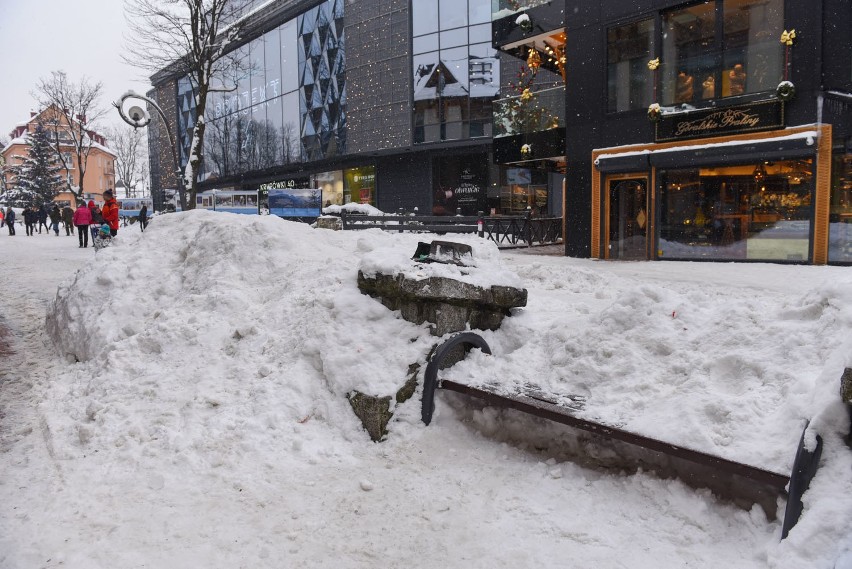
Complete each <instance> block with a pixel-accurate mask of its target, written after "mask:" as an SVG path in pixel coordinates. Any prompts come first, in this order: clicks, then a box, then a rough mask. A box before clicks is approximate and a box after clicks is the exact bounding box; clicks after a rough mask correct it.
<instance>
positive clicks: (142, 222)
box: [139, 204, 148, 231]
mask: <svg viewBox="0 0 852 569" xmlns="http://www.w3.org/2000/svg"><path fill="white" fill-rule="evenodd" d="M139 227H140V228H141V229H142V231H145V228H146V227H148V205H147V204H142V209H140V210H139Z"/></svg>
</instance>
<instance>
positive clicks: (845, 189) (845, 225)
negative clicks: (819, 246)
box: [828, 151, 852, 263]
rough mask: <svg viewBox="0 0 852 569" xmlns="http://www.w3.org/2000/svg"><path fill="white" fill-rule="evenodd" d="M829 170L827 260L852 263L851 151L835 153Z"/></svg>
mask: <svg viewBox="0 0 852 569" xmlns="http://www.w3.org/2000/svg"><path fill="white" fill-rule="evenodd" d="M831 172H832V175H831V210H830V214H829V229H828V262H829V263H852V153H850V152H849V151H841V152H837V153H835V154H834V156H833V164H832V168H831Z"/></svg>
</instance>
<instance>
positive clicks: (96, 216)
mask: <svg viewBox="0 0 852 569" xmlns="http://www.w3.org/2000/svg"><path fill="white" fill-rule="evenodd" d="M89 212H90V213H91V214H92V222H91V223H90V224H89V231H91V232H92V239H93V240H94V238H95V233H96V232H97V230H98V228H100V226H101V224H102V223H103V222H104V216H103V215H101V208H99V207H98V204H96V203H95V200H89Z"/></svg>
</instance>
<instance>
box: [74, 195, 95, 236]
mask: <svg viewBox="0 0 852 569" xmlns="http://www.w3.org/2000/svg"><path fill="white" fill-rule="evenodd" d="M72 221H73V222H74V225H76V226H77V239H78V240H79V241H80V247H88V246H89V225H91V224H92V210H90V209H89V207H88V206H87V205H86V202H80V205H78V206H77V209H76V210H75V211H74V217H73V219H72Z"/></svg>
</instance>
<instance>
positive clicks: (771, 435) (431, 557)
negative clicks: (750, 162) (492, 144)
mask: <svg viewBox="0 0 852 569" xmlns="http://www.w3.org/2000/svg"><path fill="white" fill-rule="evenodd" d="M422 239H423V236H405V235H398V234H384V233H381V232H374V231H367V232H360V233H356V232H347V233H339V232H329V231H320V230H312V229H310V228H308V227H306V226H302V225H297V224H290V223H286V222H282V221H280V220H277V219H273V218H259V217H248V216H245V217H239V216H232V215H228V214H221V213H219V214H215V213H211V212H190V213H187V214H175V215H169V216H163V217H160V218H157V219H155V220H154V222H152V224H151V225H150V227H149V229H148V231H146V232H145V233H144V234H141V233H138V232H136V231H133V230H132V229H128V230H127V231H124V232H122V233H120V234H119V240H118V243H117V244H116V246H114V247H111V248H109V249H105V250H103V251H101V252H99V253H98V254H97V256H96V257H95V255H94V253H93V252H92V250H91V248H89V249H78V248H77V247H76V244H72V243H71V239H68V238H65V237H64V236H63V237H62V238H53V237H50V238H48V237H44V236H35V237H33V238H26V237H23V238H21V237H20V236H16V237H13V238H9V237H6V236H0V240H2V242H0V251H2V253H3V257H4V265H5V268H6V270H4V272H3V273H2V274H0V286H2V299H3V300H2V305H0V306H2V309H3V310H2V313H3V318H4V322H5V324H6V326H7V327H8V328H9V329H10V330H11V331H12V338H13V342H12V343H13V347H14V349H15V354H14V355H12V356H11V357H9V358H7V359H6V361H4V364H3V371H2V376H0V377H2V383H0V568H3V569H6V568H9V569H12V568H14V569H19V568H29V567H73V568H87V569H88V568H101V567H103V568H107V567H109V568H114V567H188V568H189V567H211V568H218V567H221V568H223V569H224V568H228V569H230V568H233V567H247V568H248V567H251V568H257V567H269V568H272V567H336V568H338V567H339V568H361V567H365V568H366V567H373V566H376V565H382V566H387V567H400V568H403V567H411V568H423V569H427V568H433V567H434V568H438V567H466V568H468V567H483V568H485V567H488V568H492V567H506V568H517V567H532V566H535V567H600V568H618V567H630V568H631V569H636V568H640V569H641V568H646V567H647V568H651V567H654V568H659V567H672V568H680V567H685V566H689V567H718V566H731V567H738V568H746V569H748V568H762V567H772V568H782V567H783V568H787V567H790V568H792V567H825V568H831V567H834V566H835V560H837V559H841V561H840V562H839V563H838V564H837V565H836V566H837V567H848V566H849V565H848V563H849V562H850V561H852V560H850V558H849V557H848V556H847V557H846V558H842V556H843V552H844V551H850V550H852V540H850V538H849V536H848V535H847V532H846V531H845V530H844V529H843V528H845V527H849V525H850V523H852V504H850V500H852V498H850V496H852V484H850V477H851V475H852V459H850V456H849V454H850V453H849V451H848V449H847V448H846V447H845V446H844V445H843V444H842V442H841V441H840V440H839V436H838V434H839V432H840V431H841V430H842V427H844V426H847V425H842V424H841V421H840V420H839V419H838V418H837V415H836V413H835V411H836V406H833V404H832V402H831V400H830V396H829V395H828V392H829V391H830V389H829V384H830V383H831V381H835V383H836V380H837V378H839V374H837V375H836V377H833V378H832V377H830V376H832V375H833V374H835V372H836V371H837V370H838V369H841V370H842V368H843V366H844V365H850V364H852V361H849V359H848V357H847V359H845V360H844V357H843V354H844V353H847V354H848V353H849V352H850V350H849V348H850V344H849V342H850V329H852V316H850V293H849V290H850V288H852V287H850V283H852V274H850V271H849V270H848V269H844V268H838V267H790V266H777V265H732V264H700V263H668V262H666V263H663V262H661V263H603V262H595V261H583V260H575V259H566V258H563V257H558V256H556V257H554V256H546V257H545V256H537V255H531V254H528V252H525V251H516V252H502V253H496V252H491V251H489V250H488V249H487V248H486V249H483V250H482V251H481V254H482V256H484V258H489V259H491V260H493V261H494V264H495V267H494V268H492V269H488V270H494V271H498V270H499V271H501V274H503V273H511V274H514V275H515V276H516V278H518V279H519V281H520V282H521V283H522V284H523V286H525V287H526V288H528V289H529V297H530V303H529V305H528V307H527V308H526V309H523V310H522V311H520V312H519V313H518V314H517V315H516V316H514V317H512V318H510V319H508V320H507V321H506V322H505V323H504V326H503V328H502V329H501V330H500V331H498V332H493V333H491V332H489V333H487V336H486V337H487V339H488V341H489V343H490V344H491V345H492V348H493V349H494V352H495V356H496V357H493V358H484V357H482V356H477V355H474V356H473V357H471V358H469V359H468V360H466V361H464V362H461V363H460V364H457V366H455V367H454V368H453V369H452V371H451V372H450V373H452V374H455V376H456V377H457V378H459V379H464V380H467V381H472V380H475V378H476V377H479V376H481V375H482V374H483V373H484V374H486V375H489V376H491V377H522V376H525V375H526V376H527V377H530V376H532V377H535V379H536V380H539V381H540V382H541V383H542V384H544V385H546V386H548V387H549V388H552V389H559V388H560V387H564V386H569V387H570V388H571V389H576V388H578V386H579V385H580V383H579V382H586V383H585V384H583V385H582V387H583V388H584V389H586V390H587V391H588V392H589V394H590V398H589V400H590V401H596V402H599V403H596V406H594V405H593V406H590V410H592V411H593V412H594V413H595V414H596V416H598V417H600V418H602V419H607V420H612V421H614V422H618V423H620V424H627V425H630V426H631V427H634V428H636V429H637V430H641V431H643V432H646V433H648V434H652V435H655V436H660V437H663V436H667V437H672V438H673V439H674V440H673V442H678V441H680V440H681V439H683V438H687V439H689V440H688V442H693V443H696V444H700V445H703V447H704V448H702V450H706V451H719V452H721V453H725V452H727V453H729V455H730V456H731V457H732V458H742V456H749V457H753V456H755V455H757V456H759V457H761V461H763V462H764V463H765V464H769V465H771V466H773V467H777V468H778V469H780V470H783V468H784V467H786V466H787V465H788V464H789V462H790V461H791V460H792V453H793V452H794V450H795V445H794V444H793V445H791V444H790V440H787V439H791V440H792V439H796V438H797V437H798V432H796V431H797V430H800V428H801V424H802V422H801V421H802V420H803V418H804V417H817V418H818V420H821V421H823V423H824V425H825V435H826V437H827V445H826V453H825V460H826V466H825V467H824V469H823V470H822V471H820V474H819V475H818V477H817V478H816V479H815V480H814V484H813V487H812V491H811V492H810V493H809V495H808V497H807V498H808V499H807V500H806V511H805V514H804V516H803V518H802V521H801V522H800V524H799V525H798V526H797V527H796V528H795V530H794V532H793V533H792V534H791V536H790V538H788V540H786V541H785V542H783V543H781V544H779V542H778V539H779V537H780V525H779V523H778V522H770V521H768V520H766V518H765V516H764V514H763V512H762V510H760V508H757V507H756V508H754V509H753V510H752V511H750V512H746V511H742V510H739V509H737V508H735V507H733V506H730V505H727V504H723V503H719V502H718V501H717V500H715V499H714V498H713V497H712V496H711V495H710V494H709V493H708V492H702V491H694V490H692V489H689V488H687V487H686V486H684V485H683V484H681V483H680V482H678V481H671V480H659V479H657V478H656V477H654V476H653V475H651V474H646V473H639V474H634V475H629V476H627V475H620V474H613V473H606V472H599V471H596V470H592V469H587V468H582V467H580V466H577V465H576V464H574V463H572V462H570V461H568V460H567V459H566V456H565V455H563V454H561V453H560V452H559V450H558V446H559V445H558V444H554V445H552V448H549V449H545V450H536V448H535V446H534V445H533V444H532V443H531V442H530V440H529V439H527V438H525V437H524V435H523V431H524V430H525V429H528V428H529V427H530V422H529V421H528V420H527V419H526V418H524V417H520V416H519V415H518V414H516V413H511V412H501V411H496V410H493V409H484V410H476V408H475V407H471V408H468V407H465V406H458V405H456V404H455V401H453V400H452V399H451V398H449V397H447V398H443V396H441V397H442V399H441V400H440V401H439V402H438V411H437V413H436V415H435V420H434V421H433V423H432V425H431V426H430V427H428V428H427V427H424V426H423V425H422V424H421V423H420V421H419V394H418V395H417V396H416V397H415V400H412V401H411V402H409V403H407V404H403V405H400V406H399V407H398V408H397V409H396V414H395V417H394V421H393V422H392V424H391V425H390V435H389V437H388V439H387V441H385V442H383V443H379V444H376V443H372V442H370V441H369V438H368V437H367V436H366V434H365V433H364V432H363V431H362V430H360V427H359V425H358V423H357V420H356V419H355V417H354V415H353V414H352V412H351V410H350V408H349V405H348V403H347V401H346V393H348V392H349V391H350V390H351V389H360V390H366V391H369V390H371V389H372V390H374V391H376V392H378V393H382V394H383V393H384V392H385V390H387V388H388V387H389V386H390V385H393V382H394V381H398V380H399V379H400V378H402V377H404V376H405V371H406V370H407V366H408V364H409V363H412V362H414V361H417V360H418V358H421V359H422V358H423V357H424V354H425V353H426V351H427V349H428V346H429V345H431V342H432V339H431V338H429V337H428V334H427V333H425V330H424V328H423V327H418V326H414V325H412V324H409V323H407V322H404V321H402V320H401V319H399V318H398V317H397V316H396V315H395V314H394V313H392V312H391V311H389V310H387V309H386V308H384V307H383V306H382V305H381V304H379V303H378V302H377V301H375V300H372V299H370V298H367V297H364V296H363V295H361V294H360V293H359V292H358V291H357V288H356V287H355V278H354V277H355V274H356V273H357V270H358V268H359V267H360V266H362V263H363V262H364V260H365V259H376V258H380V259H384V258H391V257H392V256H394V255H399V254H400V251H402V252H404V253H405V254H407V255H408V256H410V254H411V253H412V252H413V251H414V249H415V248H416V242H417V241H418V240H422ZM471 239H472V238H471ZM75 241H76V240H75ZM373 262H375V261H373ZM78 268H80V271H79V272H77V273H76V274H75V270H77V269H78ZM57 286H59V295H58V296H57V297H56V301H55V302H54V296H55V295H56V291H57ZM47 310H50V311H52V315H51V317H50V318H48V319H47V327H48V329H50V331H51V334H52V335H53V337H54V339H53V340H51V339H49V338H48V336H47V335H46V334H45V311H47ZM54 341H55V342H56V343H57V347H54V345H53V343H54ZM707 343H712V345H705V344H707ZM674 355H679V356H681V358H682V359H684V360H685V361H682V362H677V361H676V359H677V358H676V357H673V356H674ZM75 358H76V360H79V361H77V362H75ZM648 369H654V370H655V375H652V374H649V373H647V370H648ZM782 369H783V370H787V371H786V372H785V374H783V375H781V376H780V377H779V370H782ZM448 371H449V370H448ZM616 380H618V381H619V382H621V384H620V385H618V384H617V383H616ZM779 389H781V390H783V391H782V392H781V393H777V392H778V390H779ZM755 390H759V391H761V393H760V394H759V395H760V396H761V397H762V398H763V399H766V398H769V402H768V403H767V408H761V407H755V406H753V405H751V404H749V405H742V404H741V403H742V402H743V401H754V400H759V399H755V398H753V394H754V391H755ZM619 393H620V394H621V395H618V394H619ZM652 402H658V403H656V404H651V403H652ZM663 403H665V404H663ZM672 406H674V407H672ZM740 407H744V408H742V409H741V408H740ZM755 416H758V417H761V420H760V421H759V422H758V423H757V424H754V423H753V417H755ZM661 418H665V419H667V421H668V424H666V422H665V421H662V420H661ZM692 422H695V424H694V425H692ZM690 425H691V427H692V428H688V427H689V426H690ZM786 425H790V426H791V428H790V429H789V432H788V430H787V429H785V428H783V427H784V426H786ZM747 431H753V432H747ZM778 438H783V439H784V440H777V439H778ZM556 442H558V441H556ZM793 443H795V440H794V441H793ZM788 449H789V450H788ZM782 509H783V508H782ZM844 559H845V560H844ZM844 563H845V564H844Z"/></svg>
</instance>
